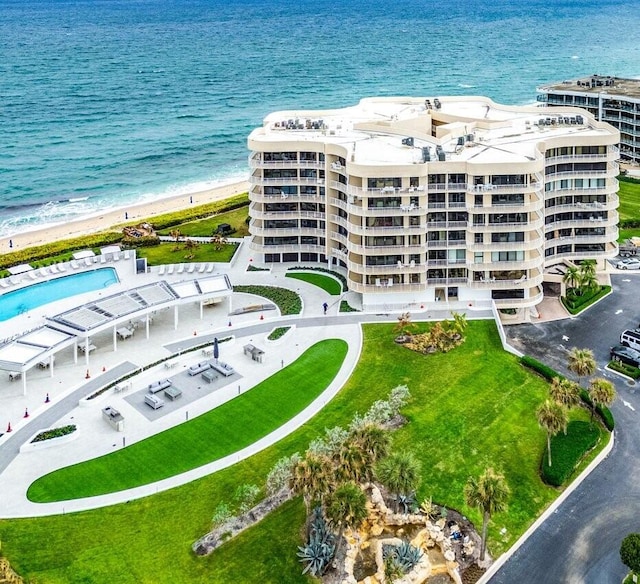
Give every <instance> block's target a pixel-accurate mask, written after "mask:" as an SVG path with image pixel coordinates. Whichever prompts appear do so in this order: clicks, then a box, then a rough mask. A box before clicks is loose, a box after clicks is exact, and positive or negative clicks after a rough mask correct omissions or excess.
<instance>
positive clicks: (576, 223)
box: [544, 211, 618, 233]
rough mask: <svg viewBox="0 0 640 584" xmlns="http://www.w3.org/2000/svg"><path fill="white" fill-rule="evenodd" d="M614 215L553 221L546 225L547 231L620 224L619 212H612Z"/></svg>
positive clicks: (545, 229)
mask: <svg viewBox="0 0 640 584" xmlns="http://www.w3.org/2000/svg"><path fill="white" fill-rule="evenodd" d="M611 215H612V216H610V217H607V218H604V217H591V218H589V219H571V220H567V221H552V222H551V223H547V224H546V225H545V226H544V231H545V233H549V232H550V231H554V230H556V229H562V228H567V227H585V228H587V227H615V226H617V225H618V213H616V212H615V211H614V212H613V213H611Z"/></svg>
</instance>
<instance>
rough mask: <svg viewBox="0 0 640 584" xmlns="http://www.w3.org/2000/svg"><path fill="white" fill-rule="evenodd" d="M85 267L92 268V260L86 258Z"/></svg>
mask: <svg viewBox="0 0 640 584" xmlns="http://www.w3.org/2000/svg"><path fill="white" fill-rule="evenodd" d="M84 265H85V266H87V268H90V267H91V258H84Z"/></svg>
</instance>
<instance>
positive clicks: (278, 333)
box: [267, 326, 291, 341]
mask: <svg viewBox="0 0 640 584" xmlns="http://www.w3.org/2000/svg"><path fill="white" fill-rule="evenodd" d="M290 328H291V327H290V326H279V327H278V328H274V329H273V330H272V331H271V333H270V334H269V336H268V337H267V339H268V340H270V341H275V340H276V339H279V338H280V337H283V336H284V335H285V334H286V333H287V331H288V330H289V329H290Z"/></svg>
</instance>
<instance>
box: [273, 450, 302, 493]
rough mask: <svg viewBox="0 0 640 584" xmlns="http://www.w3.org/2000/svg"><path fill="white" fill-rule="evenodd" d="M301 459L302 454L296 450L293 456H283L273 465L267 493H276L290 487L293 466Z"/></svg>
mask: <svg viewBox="0 0 640 584" xmlns="http://www.w3.org/2000/svg"><path fill="white" fill-rule="evenodd" d="M299 461H300V455H299V454H298V453H297V452H296V453H295V454H292V455H291V456H283V457H282V458H281V459H279V460H278V462H276V463H275V464H274V465H273V468H272V469H271V470H270V471H269V474H268V475H267V481H266V484H265V489H266V491H267V495H269V496H272V495H275V494H276V493H277V492H278V491H280V490H281V489H283V488H284V487H287V488H289V483H290V482H291V477H292V476H293V467H294V466H295V465H296V464H297V463H298V462H299Z"/></svg>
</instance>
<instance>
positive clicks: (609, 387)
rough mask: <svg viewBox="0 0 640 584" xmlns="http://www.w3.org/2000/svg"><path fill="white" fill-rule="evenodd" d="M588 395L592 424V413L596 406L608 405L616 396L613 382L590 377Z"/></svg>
mask: <svg viewBox="0 0 640 584" xmlns="http://www.w3.org/2000/svg"><path fill="white" fill-rule="evenodd" d="M589 397H590V398H591V401H592V403H593V405H592V407H591V423H592V424H593V414H594V412H595V409H596V408H597V407H598V406H610V405H611V402H612V401H613V400H614V399H615V397H616V390H615V388H614V387H613V383H611V382H610V381H608V380H606V379H602V378H601V377H597V378H596V379H592V380H591V383H590V384H589Z"/></svg>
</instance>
